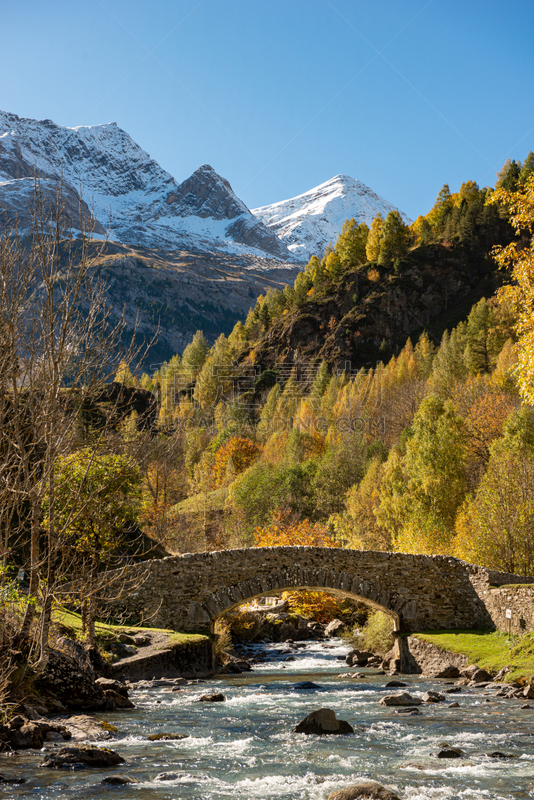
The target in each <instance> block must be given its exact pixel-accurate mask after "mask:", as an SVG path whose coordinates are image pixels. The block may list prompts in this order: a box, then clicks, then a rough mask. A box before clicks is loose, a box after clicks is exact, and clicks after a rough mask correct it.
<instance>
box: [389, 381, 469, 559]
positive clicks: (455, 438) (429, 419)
mask: <svg viewBox="0 0 534 800" xmlns="http://www.w3.org/2000/svg"><path fill="white" fill-rule="evenodd" d="M464 437H465V434H464V427H463V422H462V420H461V419H460V418H459V417H458V415H457V414H456V413H455V410H454V407H453V406H452V404H451V403H450V402H449V401H445V402H444V401H443V400H441V399H440V398H438V397H436V396H435V395H429V396H428V397H426V398H425V399H424V400H423V402H422V403H421V405H420V406H419V409H418V411H417V414H416V415H415V418H414V422H413V425H412V427H411V429H410V431H409V436H408V438H407V440H406V446H405V452H404V454H402V452H400V451H399V449H398V448H394V449H393V450H392V451H391V453H390V455H389V458H388V461H387V463H386V465H385V467H384V476H383V479H382V483H381V489H380V506H379V508H378V509H377V513H376V516H377V520H378V522H379V523H380V525H383V526H384V527H385V528H387V529H388V530H389V531H390V533H391V534H392V536H393V540H394V544H395V547H396V549H399V550H403V551H405V552H413V553H436V552H442V553H443V552H447V549H448V548H449V546H450V541H451V539H452V535H453V530H454V520H455V516H456V511H457V509H458V507H459V506H460V505H461V503H462V502H463V499H464V496H465V491H466V476H465V438H464Z"/></svg>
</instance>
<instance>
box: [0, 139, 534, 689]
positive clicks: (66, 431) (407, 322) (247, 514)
mask: <svg viewBox="0 0 534 800" xmlns="http://www.w3.org/2000/svg"><path fill="white" fill-rule="evenodd" d="M533 170H534V156H532V154H530V155H529V156H528V157H527V158H526V159H525V162H524V163H523V164H522V165H518V164H516V163H515V162H510V163H508V164H506V165H505V167H504V168H503V170H502V171H501V173H500V176H499V180H498V182H497V186H496V188H495V189H479V188H478V187H477V186H476V184H474V183H472V182H467V183H464V184H463V185H462V187H461V189H460V191H459V192H457V193H452V194H451V193H450V192H449V190H448V188H447V187H444V189H443V190H442V191H441V192H440V194H439V196H438V198H437V200H436V203H435V204H434V206H433V208H432V209H431V210H430V212H429V213H428V214H427V215H426V216H425V217H419V218H418V219H417V220H416V221H415V222H414V223H413V225H411V226H410V227H407V226H406V225H405V224H404V223H403V221H402V219H401V218H400V216H399V214H398V212H395V211H393V212H391V213H389V214H388V215H387V217H386V218H385V219H384V220H382V219H381V218H380V217H376V218H375V220H374V221H373V223H372V225H371V228H370V229H368V228H367V226H366V225H363V224H362V225H356V224H355V223H354V222H353V221H352V220H348V221H347V222H346V223H345V225H344V226H343V230H342V231H341V233H340V236H339V238H338V240H337V241H336V242H335V244H334V246H333V247H331V248H328V249H327V252H326V253H324V254H323V255H322V257H321V258H319V256H314V257H313V258H312V259H311V260H310V263H309V264H308V266H307V268H306V269H305V270H304V271H303V272H301V273H300V274H299V275H298V276H297V278H296V280H295V282H294V285H293V286H286V287H285V288H284V289H283V291H273V292H270V293H269V294H268V295H266V296H264V297H260V298H259V299H258V301H257V303H256V305H255V307H254V308H253V309H252V310H251V311H250V313H249V315H248V317H247V320H246V322H245V324H242V323H237V324H236V325H235V327H234V329H233V331H232V332H231V333H230V335H229V336H228V337H226V336H225V335H224V334H221V335H220V336H219V338H218V339H217V340H216V342H215V344H214V345H213V346H212V347H210V345H209V343H208V341H207V340H206V338H205V337H204V335H203V334H202V333H201V332H200V331H199V332H198V333H197V334H196V336H195V337H194V339H193V341H192V342H191V343H190V344H189V345H188V346H187V347H186V348H185V350H184V352H183V353H182V354H181V355H176V356H174V357H173V358H172V359H170V360H169V361H168V362H167V363H165V364H164V365H163V366H162V367H160V368H159V369H157V370H156V371H155V372H153V373H152V374H148V373H147V374H144V375H142V376H137V375H136V374H132V371H131V368H134V367H133V365H135V364H137V363H139V358H138V351H136V349H135V347H134V346H132V348H130V350H129V351H128V352H127V353H126V354H125V358H124V360H123V361H122V362H121V363H120V364H119V363H117V362H118V359H117V345H118V343H120V342H121V341H123V340H124V334H125V327H124V326H125V320H124V319H122V320H121V319H118V320H117V319H116V318H115V317H114V316H113V315H111V316H110V315H109V311H106V304H105V286H103V285H101V284H100V283H98V282H95V278H94V275H95V271H94V268H95V264H96V261H95V259H97V258H98V253H95V252H94V245H93V244H92V243H90V242H89V241H87V240H85V239H82V241H81V243H80V242H78V243H77V244H76V246H75V247H73V246H72V243H71V242H70V241H69V239H68V237H67V238H66V237H65V235H64V230H62V227H61V225H62V219H61V213H59V214H58V215H57V216H56V227H55V228H54V227H53V226H52V228H50V225H49V222H48V220H46V223H45V220H44V218H43V216H42V215H43V214H44V211H45V209H44V207H43V206H41V208H40V212H41V216H39V213H37V215H36V218H35V223H36V224H35V229H34V231H33V233H32V237H31V239H30V242H29V244H28V240H24V241H21V240H19V239H18V238H17V237H16V235H13V236H10V237H7V236H6V237H3V238H2V239H1V240H0V278H1V280H0V301H1V303H2V307H3V309H4V317H3V319H2V324H1V326H0V335H1V344H2V347H1V349H0V378H1V384H0V401H1V402H0V414H1V420H2V429H3V439H2V471H1V475H0V477H1V483H0V489H1V500H2V503H1V507H0V508H1V520H2V541H1V549H0V552H1V557H2V571H1V572H0V581H1V589H2V592H3V596H4V597H7V598H9V604H8V605H6V606H5V607H4V611H3V616H2V618H1V619H0V622H1V625H2V628H1V630H2V637H3V638H2V642H1V643H0V647H2V646H3V647H4V650H6V648H7V650H9V651H10V652H11V651H12V652H13V653H14V654H15V655H14V656H13V658H11V656H10V660H8V661H6V670H7V672H6V674H7V673H9V674H11V672H12V671H13V669H15V666H16V664H18V663H19V662H20V660H21V658H22V659H23V660H24V662H25V663H29V664H32V665H33V668H34V669H35V671H36V672H37V673H39V672H40V671H42V670H43V669H44V667H45V666H46V662H47V658H48V655H47V654H48V649H49V645H50V641H51V638H53V636H54V627H53V610H54V608H55V607H56V606H57V605H58V604H61V603H69V604H70V605H71V607H73V608H76V609H79V610H80V611H81V613H82V618H83V628H84V634H85V636H86V637H87V639H88V641H89V642H92V641H94V638H95V620H96V616H97V609H98V602H99V598H100V597H101V596H102V594H103V593H105V592H109V591H110V586H109V581H108V576H109V572H108V573H106V569H107V568H109V567H110V566H114V567H116V566H117V565H119V564H122V565H126V566H127V564H128V563H129V562H130V560H131V559H132V557H137V556H136V555H135V553H137V552H138V551H139V548H140V545H139V535H140V533H141V532H143V534H144V535H148V536H150V537H152V539H153V540H156V542H157V543H158V546H159V547H160V548H161V546H163V547H165V548H167V550H168V551H170V552H189V551H200V550H204V549H209V550H210V549H220V548H227V547H248V546H254V545H276V544H321V545H331V546H345V547H353V548H364V549H376V550H400V551H404V552H413V553H445V554H451V555H455V556H459V557H461V558H465V559H467V560H468V561H471V562H477V563H480V564H482V565H484V566H488V567H495V568H497V569H500V570H504V571H509V572H515V573H523V574H531V573H532V570H533V569H534V488H533V487H534V421H533V415H532V403H533V402H534V366H533V355H532V354H533V353H534V326H533V321H532V303H533V299H534V251H533V245H532V227H533V225H534V175H533V174H532V173H533ZM38 212H39V209H38ZM498 267H500V268H501V269H500V270H499V269H498ZM36 288H38V291H36ZM496 290H497V291H496ZM30 295H31V296H32V304H31V305H30V306H28V303H27V298H28V296H30ZM36 308H40V313H35V309H36ZM28 309H31V313H29V311H28ZM134 373H135V369H134ZM111 376H114V377H115V382H114V383H112V382H111V381H110V378H111ZM136 539H137V543H136V544H135V545H132V541H134V540H136ZM146 549H147V542H146V540H145V541H144V542H143V543H142V547H141V550H143V551H146ZM153 552H154V551H153ZM161 552H162V550H161V549H160V550H159V553H161ZM126 573H127V570H125V571H124V572H122V573H121V572H120V571H119V572H118V573H117V572H115V578H116V585H114V586H113V587H112V591H114V592H115V594H116V595H117V596H118V595H119V594H120V593H123V594H127V593H128V592H130V591H134V590H135V586H132V585H130V584H129V583H128V578H127V574H126ZM30 634H31V635H30ZM7 650H6V652H7ZM21 653H22V655H21ZM10 671H11V672H10ZM0 678H1V674H0ZM0 688H1V687H0Z"/></svg>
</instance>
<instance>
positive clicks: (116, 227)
mask: <svg viewBox="0 0 534 800" xmlns="http://www.w3.org/2000/svg"><path fill="white" fill-rule="evenodd" d="M35 175H38V176H39V177H40V178H42V179H45V180H50V179H52V180H57V179H58V178H60V176H62V180H63V183H64V186H65V191H66V192H67V193H68V194H72V193H77V192H79V193H80V194H81V195H82V197H83V200H84V201H85V202H86V203H87V205H88V206H89V207H90V208H91V210H92V212H93V214H94V216H95V217H96V219H97V221H98V223H97V225H98V230H99V231H100V232H104V230H107V229H108V228H109V229H110V230H109V238H110V239H112V240H114V241H117V242H121V243H123V244H124V243H128V244H132V245H136V246H142V247H158V248H167V249H173V250H175V249H180V250H191V251H194V252H206V251H215V252H223V253H233V254H235V255H237V256H239V255H248V256H255V257H256V258H258V257H260V258H261V257H262V256H263V257H269V258H272V257H275V258H279V259H282V260H284V259H287V260H291V257H290V255H289V253H288V252H287V250H286V248H285V245H284V244H282V243H281V242H280V240H279V239H278V237H277V236H276V234H275V233H273V232H272V231H270V230H268V229H267V228H266V227H265V226H264V225H263V223H262V222H261V221H260V220H258V219H257V218H256V217H255V216H254V215H253V214H251V213H250V211H249V210H248V208H247V207H246V206H245V204H244V203H243V202H242V201H241V200H239V198H238V197H237V196H236V195H235V193H234V192H233V190H232V187H231V186H230V184H229V183H228V181H226V180H225V179H224V178H221V176H220V175H218V174H217V173H216V172H215V170H214V169H212V167H210V166H208V165H206V164H205V165H204V166H202V167H200V168H199V169H198V170H196V172H195V173H194V174H193V175H192V176H191V177H190V178H188V179H187V180H186V181H184V182H183V183H182V184H178V183H177V182H176V181H175V179H174V178H173V177H172V175H170V174H169V173H168V172H166V171H165V170H164V169H162V167H160V165H159V164H158V163H157V162H156V161H154V159H152V158H150V156H149V155H148V153H146V152H145V151H144V150H143V149H142V148H141V147H139V145H138V144H136V142H134V141H133V139H132V138H131V137H130V136H129V135H128V134H127V133H126V131H123V130H122V129H121V128H119V127H118V126H117V125H116V123H110V124H107V125H91V126H86V127H78V128H67V127H63V126H61V125H56V124H55V123H54V122H52V121H51V120H41V121H38V120H32V119H23V118H21V117H18V116H17V115H16V114H9V113H6V112H3V111H0V204H1V205H2V206H8V207H12V206H13V204H15V205H17V206H18V213H19V219H22V218H21V213H22V208H23V206H24V201H25V199H26V197H27V195H28V192H30V191H32V190H33V179H34V176H35ZM75 227H76V220H73V228H75Z"/></svg>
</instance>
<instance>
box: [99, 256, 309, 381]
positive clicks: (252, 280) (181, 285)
mask: <svg viewBox="0 0 534 800" xmlns="http://www.w3.org/2000/svg"><path fill="white" fill-rule="evenodd" d="M296 272H297V269H296V268H295V267H294V266H292V265H287V268H284V267H283V265H282V264H281V262H280V261H278V260H276V259H274V258H273V259H270V260H269V259H267V258H259V259H257V258H255V257H253V256H250V255H243V256H240V257H239V259H236V257H235V256H234V255H231V254H228V255H224V254H222V253H210V252H205V253H192V252H189V251H184V250H174V251H172V252H169V251H163V250H159V249H157V248H147V247H133V246H131V245H123V244H118V243H116V242H109V243H107V244H106V245H105V246H104V247H103V250H102V253H101V254H100V255H99V257H98V273H99V275H100V277H102V278H103V279H104V281H105V282H106V284H107V286H108V290H107V302H108V306H109V308H110V311H111V313H112V321H113V320H114V321H118V319H119V318H120V316H121V314H122V311H123V309H124V313H125V321H126V332H127V333H131V332H132V331H133V329H134V327H135V328H136V331H137V338H138V341H143V340H144V341H146V342H150V341H151V340H152V339H153V338H154V336H156V339H157V341H156V343H155V344H154V345H153V346H152V347H151V349H150V352H149V356H148V358H147V359H146V361H145V363H144V368H145V369H147V368H149V369H152V370H153V369H155V368H156V366H158V365H159V364H160V363H161V362H162V361H166V360H168V359H169V358H171V357H172V356H173V355H174V354H175V353H181V352H182V350H183V349H184V347H185V346H186V345H187V344H188V343H189V342H190V341H191V338H192V336H193V335H194V333H195V332H196V331H197V330H199V329H200V330H203V331H204V334H205V336H206V337H207V339H208V340H209V341H210V342H214V341H215V339H216V338H217V336H219V334H221V333H225V334H229V333H230V331H231V330H232V328H233V327H234V325H235V323H236V322H237V321H238V320H243V319H244V318H245V317H246V315H247V311H248V310H249V308H250V306H251V305H254V302H255V300H256V298H257V297H258V295H260V294H262V293H264V292H265V291H266V290H267V289H269V288H273V289H282V288H283V287H284V285H285V284H287V283H291V282H292V281H293V280H294V277H295V274H296Z"/></svg>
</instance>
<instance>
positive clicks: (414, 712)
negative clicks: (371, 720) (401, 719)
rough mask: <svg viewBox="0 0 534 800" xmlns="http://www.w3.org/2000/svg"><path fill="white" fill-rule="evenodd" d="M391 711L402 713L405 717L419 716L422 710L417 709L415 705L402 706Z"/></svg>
mask: <svg viewBox="0 0 534 800" xmlns="http://www.w3.org/2000/svg"><path fill="white" fill-rule="evenodd" d="M393 713H394V714H402V715H403V716H405V717H420V716H422V714H423V712H422V711H419V709H418V708H415V706H406V707H404V706H403V707H402V708H396V709H395V711H394V712H393Z"/></svg>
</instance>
